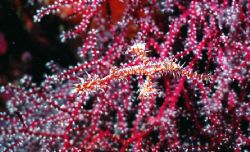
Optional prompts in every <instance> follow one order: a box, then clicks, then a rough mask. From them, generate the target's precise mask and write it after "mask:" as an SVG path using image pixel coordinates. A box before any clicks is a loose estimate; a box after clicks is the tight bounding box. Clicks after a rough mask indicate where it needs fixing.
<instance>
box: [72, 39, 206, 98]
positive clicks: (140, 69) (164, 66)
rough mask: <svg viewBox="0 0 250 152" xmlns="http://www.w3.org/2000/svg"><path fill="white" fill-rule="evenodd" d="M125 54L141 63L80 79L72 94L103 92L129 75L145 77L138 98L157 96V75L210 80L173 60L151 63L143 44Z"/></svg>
mask: <svg viewBox="0 0 250 152" xmlns="http://www.w3.org/2000/svg"><path fill="white" fill-rule="evenodd" d="M127 53H133V54H134V55H136V57H138V58H139V59H140V60H141V61H142V63H141V64H139V65H134V66H129V67H123V68H120V69H118V68H117V67H113V68H111V70H110V73H109V75H107V76H105V77H103V78H99V76H97V75H95V76H94V77H90V76H89V75H88V78H87V79H86V80H84V79H81V82H80V84H76V85H75V87H74V89H73V92H75V93H78V94H79V93H86V94H88V93H93V92H96V91H98V90H104V89H105V88H106V87H108V83H109V82H110V81H111V80H124V79H126V77H128V76H131V75H145V76H147V78H146V80H145V82H144V84H143V85H142V86H141V87H140V89H139V90H138V92H139V98H141V99H142V98H149V97H152V96H155V95H157V90H156V89H155V85H154V84H153V83H152V81H153V77H154V76H156V75H157V74H160V75H164V74H169V73H170V74H172V75H173V77H174V78H178V77H181V76H186V77H187V78H189V79H196V80H205V81H209V80H210V75H203V74H198V73H196V72H192V71H189V70H186V69H185V68H183V65H182V66H181V65H180V64H178V63H177V62H176V61H175V60H173V59H171V60H168V59H167V60H164V61H158V62H154V63H153V62H151V61H150V60H149V58H148V57H146V51H145V44H144V43H139V44H135V45H134V46H132V47H131V48H130V49H129V50H128V51H127Z"/></svg>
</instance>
